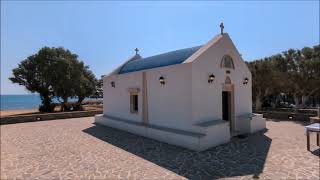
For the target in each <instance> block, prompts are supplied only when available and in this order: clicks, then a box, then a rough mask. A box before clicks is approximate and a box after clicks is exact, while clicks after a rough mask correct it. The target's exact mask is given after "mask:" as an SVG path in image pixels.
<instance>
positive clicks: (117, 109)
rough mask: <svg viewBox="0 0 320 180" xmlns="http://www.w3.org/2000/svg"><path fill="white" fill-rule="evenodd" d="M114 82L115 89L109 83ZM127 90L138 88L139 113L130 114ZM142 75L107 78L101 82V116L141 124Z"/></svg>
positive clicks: (136, 73)
mask: <svg viewBox="0 0 320 180" xmlns="http://www.w3.org/2000/svg"><path fill="white" fill-rule="evenodd" d="M111 81H114V82H115V88H113V87H111V85H110V82H111ZM128 88H140V92H139V97H138V98H139V99H138V101H139V107H138V108H139V112H138V113H130V93H129V91H128ZM141 90H142V73H141V72H133V73H128V74H119V75H112V76H108V77H106V78H105V79H104V82H103V114H106V115H110V116H115V117H119V118H123V119H128V120H133V121H136V122H142V92H141Z"/></svg>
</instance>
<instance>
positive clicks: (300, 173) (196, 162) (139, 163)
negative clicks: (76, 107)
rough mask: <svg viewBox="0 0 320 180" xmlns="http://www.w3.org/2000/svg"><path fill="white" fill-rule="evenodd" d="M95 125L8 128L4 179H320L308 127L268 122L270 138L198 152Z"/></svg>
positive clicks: (88, 121)
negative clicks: (308, 144)
mask: <svg viewBox="0 0 320 180" xmlns="http://www.w3.org/2000/svg"><path fill="white" fill-rule="evenodd" d="M92 123H93V118H78V119H66V120H55V121H43V122H32V123H22V124H12V125H2V126H0V127H1V179H12V178H19V179H28V178H29V179H53V178H56V179H59V178H60V179H80V178H82V179H106V178H108V179H129V178H130V179H185V178H189V179H217V178H230V179H251V178H260V179H281V178H283V179H319V165H320V164H319V160H320V159H319V151H320V149H319V147H316V146H315V136H313V137H312V139H311V140H312V143H313V144H312V146H311V148H312V150H313V152H308V151H307V150H306V144H305V135H304V127H303V125H301V124H299V123H295V122H284V121H282V122H274V121H268V122H267V127H268V129H269V130H268V131H267V132H266V133H264V134H263V133H257V134H254V135H251V136H249V137H247V138H244V139H237V138H235V139H233V140H232V141H231V142H230V143H228V144H225V145H221V146H218V147H215V148H211V149H209V150H207V151H203V152H193V151H189V150H186V149H183V148H179V147H176V146H172V145H168V144H165V143H160V142H157V141H154V140H150V139H147V138H143V137H139V136H136V135H133V134H129V133H126V132H123V131H118V130H115V129H112V128H108V127H103V126H95V125H94V124H92Z"/></svg>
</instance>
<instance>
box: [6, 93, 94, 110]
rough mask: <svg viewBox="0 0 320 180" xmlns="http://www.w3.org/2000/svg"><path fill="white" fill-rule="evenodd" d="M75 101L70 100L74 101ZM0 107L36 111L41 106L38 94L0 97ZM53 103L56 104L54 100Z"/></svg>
mask: <svg viewBox="0 0 320 180" xmlns="http://www.w3.org/2000/svg"><path fill="white" fill-rule="evenodd" d="M76 100H77V99H70V101H76ZM85 100H97V99H93V98H86V99H85ZM0 101H1V106H0V110H10V109H37V108H38V107H39V105H40V104H41V99H40V96H39V95H38V94H24V95H0ZM54 102H56V103H57V102H58V101H57V100H54Z"/></svg>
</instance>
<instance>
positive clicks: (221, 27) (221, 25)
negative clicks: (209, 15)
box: [220, 22, 224, 34]
mask: <svg viewBox="0 0 320 180" xmlns="http://www.w3.org/2000/svg"><path fill="white" fill-rule="evenodd" d="M223 28H224V26H223V22H222V23H221V24H220V29H221V34H223Z"/></svg>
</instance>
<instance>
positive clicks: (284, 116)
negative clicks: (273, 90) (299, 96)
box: [256, 111, 316, 121]
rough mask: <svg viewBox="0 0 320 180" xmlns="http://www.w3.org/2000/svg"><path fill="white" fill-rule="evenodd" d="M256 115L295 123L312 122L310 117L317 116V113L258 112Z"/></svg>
mask: <svg viewBox="0 0 320 180" xmlns="http://www.w3.org/2000/svg"><path fill="white" fill-rule="evenodd" d="M256 113H259V114H263V117H264V118H267V119H279V120H293V121H310V119H309V118H310V117H313V116H315V115H316V114H315V113H312V112H309V113H301V112H298V113H295V112H280V111H257V112H256Z"/></svg>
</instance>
